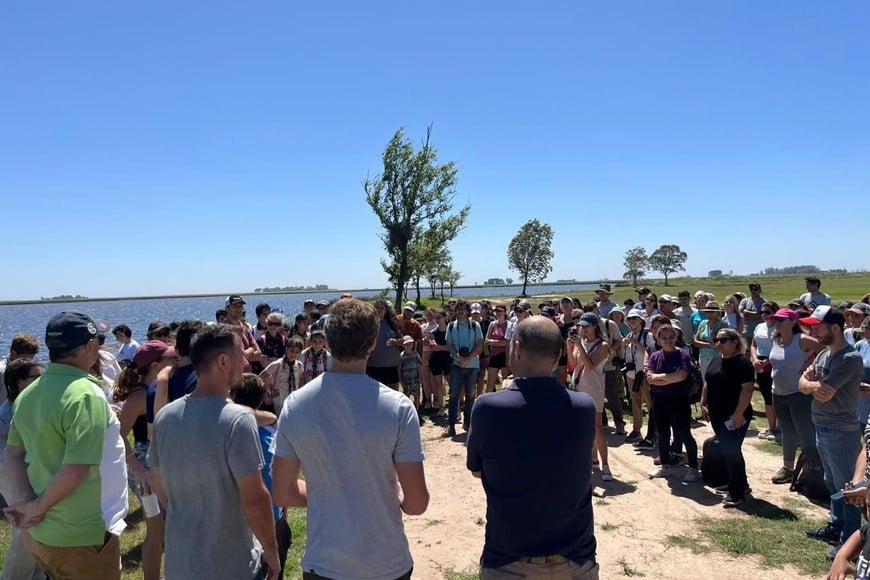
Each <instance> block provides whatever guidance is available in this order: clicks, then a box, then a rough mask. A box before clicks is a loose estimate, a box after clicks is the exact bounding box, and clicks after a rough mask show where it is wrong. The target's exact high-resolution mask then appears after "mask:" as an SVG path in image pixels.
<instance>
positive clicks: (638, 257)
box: [622, 246, 649, 288]
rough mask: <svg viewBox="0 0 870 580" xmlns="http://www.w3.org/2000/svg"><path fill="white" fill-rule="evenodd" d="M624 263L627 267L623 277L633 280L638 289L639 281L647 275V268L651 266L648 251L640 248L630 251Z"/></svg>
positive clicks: (626, 254)
mask: <svg viewBox="0 0 870 580" xmlns="http://www.w3.org/2000/svg"><path fill="white" fill-rule="evenodd" d="M622 263H623V265H624V266H625V273H624V274H623V275H622V277H623V278H625V279H627V280H631V284H632V285H633V286H634V287H635V288H637V279H638V278H640V277H641V276H643V275H644V274H646V268H647V266H648V264H649V258H648V257H647V255H646V250H644V249H643V248H642V247H640V246H637V247H636V248H632V249H630V250H628V251H627V252H626V253H625V259H624V260H623V262H622Z"/></svg>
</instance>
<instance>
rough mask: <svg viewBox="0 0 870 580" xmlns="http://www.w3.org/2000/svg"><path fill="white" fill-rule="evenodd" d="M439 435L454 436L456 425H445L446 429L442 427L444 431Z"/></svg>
mask: <svg viewBox="0 0 870 580" xmlns="http://www.w3.org/2000/svg"><path fill="white" fill-rule="evenodd" d="M441 436H442V437H456V427H453V426H452V425H451V426H450V427H447V428H446V429H444V431H442V432H441Z"/></svg>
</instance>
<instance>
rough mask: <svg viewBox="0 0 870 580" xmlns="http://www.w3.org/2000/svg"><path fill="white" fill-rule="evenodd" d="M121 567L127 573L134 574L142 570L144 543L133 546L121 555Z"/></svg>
mask: <svg viewBox="0 0 870 580" xmlns="http://www.w3.org/2000/svg"><path fill="white" fill-rule="evenodd" d="M121 565H122V566H123V567H124V570H125V571H128V572H134V571H137V570H141V569H142V543H141V542H140V543H138V544H136V545H135V546H132V547H131V548H130V549H129V550H127V551H126V552H124V553H122V554H121Z"/></svg>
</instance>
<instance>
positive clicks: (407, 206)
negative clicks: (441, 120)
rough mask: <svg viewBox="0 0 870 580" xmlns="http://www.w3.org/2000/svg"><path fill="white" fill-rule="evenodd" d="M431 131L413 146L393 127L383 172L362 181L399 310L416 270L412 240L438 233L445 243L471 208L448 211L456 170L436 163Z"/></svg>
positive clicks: (450, 163) (450, 207) (383, 261)
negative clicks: (416, 147) (379, 227)
mask: <svg viewBox="0 0 870 580" xmlns="http://www.w3.org/2000/svg"><path fill="white" fill-rule="evenodd" d="M431 135H432V127H431V126H430V127H429V128H428V129H427V130H426V139H425V140H424V141H423V145H422V147H421V148H420V149H419V150H417V151H415V150H414V145H413V144H412V143H411V142H410V141H409V140H408V139H406V138H405V135H404V132H403V130H402V129H399V130H398V131H396V133H395V135H393V138H392V139H390V142H389V143H387V147H386V149H384V153H383V164H384V171H383V173H381V174H380V175H377V176H375V177H374V178H367V179H366V180H365V181H364V182H363V188H364V189H365V192H366V202H368V204H369V206H371V208H372V211H374V212H375V215H376V216H378V219H379V220H380V222H381V225H382V226H383V228H384V232H383V233H382V234H380V238H381V240H382V241H383V242H384V248H385V249H386V251H387V254H388V256H389V260H383V259H382V260H381V266H382V267H383V269H384V272H386V273H387V277H388V278H389V280H390V283H391V284H392V285H393V288H394V289H395V291H396V308H397V309H398V308H400V307H401V305H402V302H403V301H404V298H405V287H406V286H407V284H408V282H409V281H410V280H411V279H412V277H413V274H414V270H415V269H419V268H418V265H416V264H415V263H414V260H415V252H414V245H415V244H416V243H417V242H419V240H420V237H421V236H422V235H423V233H424V232H427V231H429V230H434V231H437V232H439V234H440V239H441V240H442V241H443V242H442V244H441V245H444V244H446V243H447V241H449V240H452V239H453V238H455V237H456V236H457V235H458V234H459V232H460V231H461V230H462V228H463V226H464V224H465V220H466V218H468V213H469V212H470V211H471V207H470V206H468V205H466V206H465V207H463V208H462V209H460V210H459V211H458V212H457V213H455V214H454V213H452V212H453V198H454V197H455V196H456V193H455V184H456V174H457V169H456V166H455V164H454V163H453V162H452V161H449V162H447V163H444V164H443V165H442V164H438V152H437V150H436V149H435V148H434V147H433V146H432V145H430V144H429V138H430V137H431ZM418 255H419V254H418ZM420 270H422V269H420Z"/></svg>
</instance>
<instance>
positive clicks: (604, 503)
mask: <svg viewBox="0 0 870 580" xmlns="http://www.w3.org/2000/svg"><path fill="white" fill-rule="evenodd" d="M595 505H597V506H601V507H604V506H608V505H610V502H609V501H607V500H606V499H596V500H595Z"/></svg>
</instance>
